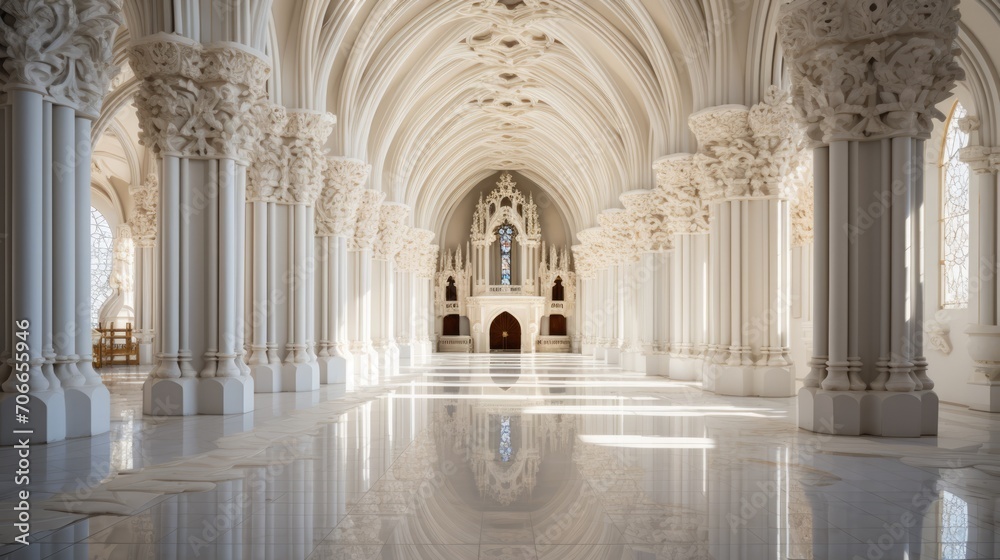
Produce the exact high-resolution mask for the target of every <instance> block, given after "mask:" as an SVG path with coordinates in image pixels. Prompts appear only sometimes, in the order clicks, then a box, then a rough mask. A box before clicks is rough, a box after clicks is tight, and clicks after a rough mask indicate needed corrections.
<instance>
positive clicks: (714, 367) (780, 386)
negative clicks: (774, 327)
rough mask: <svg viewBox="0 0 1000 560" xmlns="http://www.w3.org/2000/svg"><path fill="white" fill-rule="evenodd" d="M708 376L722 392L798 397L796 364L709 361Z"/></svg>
mask: <svg viewBox="0 0 1000 560" xmlns="http://www.w3.org/2000/svg"><path fill="white" fill-rule="evenodd" d="M704 371H705V379H709V377H711V381H712V388H711V389H708V387H707V386H706V387H705V389H708V390H710V391H712V392H714V393H716V394H718V395H729V396H734V397H794V396H795V366H791V365H790V366H783V367H777V366H730V365H725V364H709V365H708V366H706V368H705V370H704Z"/></svg>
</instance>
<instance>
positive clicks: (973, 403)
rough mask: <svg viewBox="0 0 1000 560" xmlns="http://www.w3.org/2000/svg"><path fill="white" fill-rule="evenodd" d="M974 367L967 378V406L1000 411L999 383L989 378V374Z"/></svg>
mask: <svg viewBox="0 0 1000 560" xmlns="http://www.w3.org/2000/svg"><path fill="white" fill-rule="evenodd" d="M984 369H985V368H976V371H975V372H974V373H973V374H972V378H971V379H969V397H968V403H969V408H971V409H972V410H981V411H983V412H1000V383H997V382H995V381H991V380H990V375H989V374H988V373H986V372H985V371H983V370H984Z"/></svg>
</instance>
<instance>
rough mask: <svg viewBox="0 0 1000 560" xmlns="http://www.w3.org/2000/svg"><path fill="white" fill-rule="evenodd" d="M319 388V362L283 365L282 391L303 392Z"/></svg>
mask: <svg viewBox="0 0 1000 560" xmlns="http://www.w3.org/2000/svg"><path fill="white" fill-rule="evenodd" d="M317 389H319V364H318V363H316V362H311V363H298V364H285V365H283V366H281V392H283V393H301V392H303V391H316V390H317Z"/></svg>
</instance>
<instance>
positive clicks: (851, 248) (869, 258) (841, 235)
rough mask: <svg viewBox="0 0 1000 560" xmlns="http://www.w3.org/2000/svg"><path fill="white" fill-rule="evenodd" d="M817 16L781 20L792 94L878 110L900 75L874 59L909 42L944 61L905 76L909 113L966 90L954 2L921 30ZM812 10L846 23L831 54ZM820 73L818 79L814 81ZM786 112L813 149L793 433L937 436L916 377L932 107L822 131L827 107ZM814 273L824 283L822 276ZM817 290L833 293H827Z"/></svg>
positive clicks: (800, 12) (929, 396) (843, 7)
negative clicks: (808, 282) (874, 34)
mask: <svg viewBox="0 0 1000 560" xmlns="http://www.w3.org/2000/svg"><path fill="white" fill-rule="evenodd" d="M819 3H820V0H815V1H806V2H800V3H797V4H794V5H792V4H789V5H786V6H785V7H784V8H783V9H784V10H785V16H784V17H783V18H782V24H783V29H782V33H783V35H784V48H785V52H786V56H788V57H789V59H790V60H792V61H793V62H794V64H793V65H792V66H791V67H790V68H792V72H791V78H792V82H793V85H794V89H795V91H796V92H801V91H803V90H804V89H809V90H810V91H814V92H818V93H817V94H818V95H820V96H830V97H831V98H832V99H843V98H842V97H841V96H842V95H844V94H848V95H849V94H850V92H853V91H857V88H858V87H863V88H866V90H867V91H869V92H870V95H871V96H872V98H873V99H885V98H886V96H887V95H893V93H892V92H895V91H897V89H896V88H897V87H898V81H897V80H896V79H895V75H896V74H895V73H894V72H893V71H887V67H888V66H891V65H892V64H895V62H888V61H885V60H883V59H881V58H879V57H871V56H869V54H870V53H871V52H877V51H878V50H879V49H887V48H889V49H891V48H893V47H892V46H893V45H897V44H900V43H905V42H907V41H911V40H913V37H914V36H919V37H920V40H921V41H923V42H924V43H925V44H927V45H928V46H927V48H928V49H933V50H935V51H936V52H939V53H942V54H941V56H938V57H934V58H933V59H920V60H913V61H909V63H908V64H907V66H906V72H907V75H908V76H910V79H909V80H907V83H908V84H910V85H911V86H912V87H915V88H916V89H915V90H914V91H913V92H912V93H913V95H914V98H915V99H927V100H931V99H934V100H938V99H944V98H945V97H947V95H948V92H949V91H950V90H951V89H952V88H953V87H954V86H955V83H956V81H958V80H960V79H962V78H963V76H964V75H963V72H962V70H961V68H960V67H959V66H958V64H957V63H956V62H955V61H954V52H955V51H954V50H953V49H952V48H951V47H952V45H953V44H954V42H955V40H956V36H957V27H956V26H955V25H954V21H956V19H957V17H958V12H957V10H956V5H957V2H956V1H953V0H947V1H942V2H937V3H935V4H933V6H932V7H931V9H929V10H927V11H926V12H925V13H924V14H923V16H922V18H921V22H920V24H919V25H918V26H917V28H914V27H912V26H911V25H910V23H909V22H903V21H898V22H896V21H893V22H888V24H887V20H885V19H883V18H881V15H880V14H876V13H874V12H873V13H871V14H869V13H868V12H867V11H866V12H864V13H862V12H859V11H857V10H855V9H854V6H853V5H850V4H849V3H847V2H832V3H831V2H826V1H824V2H823V6H822V7H820V6H819ZM816 9H823V10H824V11H825V13H827V14H828V15H829V17H831V18H835V19H837V20H838V21H842V22H844V25H843V26H842V28H841V29H840V30H839V31H838V33H837V37H836V38H835V39H833V41H834V43H833V44H831V42H830V41H831V39H830V36H829V35H828V34H826V33H817V32H816V30H815V29H814V28H812V27H811V26H810V25H809V24H807V23H806V20H807V19H808V17H809V16H808V14H811V13H813V11H814V10H816ZM859 15H860V16H861V17H858V16H859ZM875 21H877V22H878V25H880V26H881V33H880V35H879V37H878V38H877V39H875V40H874V42H873V40H872V39H871V37H870V34H869V33H870V29H871V25H873V22H875ZM831 48H837V49H839V50H840V51H842V52H843V53H845V56H846V57H849V59H852V60H862V61H864V64H867V65H868V67H867V68H862V69H861V73H860V74H859V73H858V70H857V68H850V69H847V68H846V67H842V66H839V65H833V66H829V65H825V63H822V62H820V61H819V58H822V56H819V58H817V56H818V54H817V53H819V52H828V51H829V50H830V49H831ZM819 68H824V70H823V71H821V72H817V70H818V69H819ZM846 73H850V74H851V75H854V76H858V75H861V76H864V78H863V79H864V80H865V83H862V84H858V83H857V82H856V81H855V82H854V83H852V84H851V85H850V86H845V88H846V87H849V90H848V89H845V90H844V91H839V90H836V89H835V90H834V91H830V89H829V88H825V89H824V88H823V87H820V88H818V89H811V88H814V87H815V86H817V85H818V83H819V82H820V81H822V83H823V84H846V83H847V82H845V81H841V80H840V77H841V76H844V75H846ZM882 80H887V82H883V81H882ZM913 84H919V85H913ZM793 101H794V102H795V104H796V105H798V106H799V109H801V110H802V111H803V112H804V113H805V114H806V117H807V122H809V123H810V124H809V129H808V136H809V138H811V139H813V140H815V141H816V142H817V144H819V145H820V148H819V149H817V150H816V151H815V152H814V155H815V166H814V167H815V173H816V179H815V193H816V198H815V215H816V228H815V246H814V257H813V258H814V260H815V263H816V278H815V281H816V286H815V290H814V301H815V309H814V312H815V317H816V321H815V327H814V335H815V343H814V348H813V353H814V356H815V357H814V359H813V361H812V365H813V371H811V372H810V375H809V376H808V377H807V379H806V386H805V387H804V388H802V389H801V390H800V391H799V396H798V400H799V403H798V404H799V406H798V409H799V426H800V427H802V428H804V429H807V430H811V431H815V432H822V433H834V434H840V435H861V434H870V435H875V436H888V437H919V436H921V435H936V434H937V415H938V398H937V395H936V394H935V393H934V392H933V391H932V390H931V388H932V387H933V382H931V381H930V379H929V378H927V377H926V374H925V369H926V359H925V357H924V356H923V348H922V344H921V342H920V336H919V335H920V332H919V329H920V328H922V327H921V321H922V313H923V308H922V301H923V294H922V290H923V285H922V282H921V278H920V276H921V275H922V274H923V270H922V267H923V262H924V257H923V254H922V252H923V246H922V245H923V244H922V242H921V240H922V239H923V223H922V213H921V211H920V206H921V204H922V203H923V197H924V192H923V176H922V168H923V150H924V140H925V139H927V138H929V137H930V133H931V129H932V126H933V119H934V117H936V116H938V113H937V112H936V111H935V110H934V108H933V102H928V103H917V104H913V105H907V106H906V107H904V108H903V109H902V110H900V109H898V108H897V107H892V106H881V105H880V106H879V107H878V110H877V111H876V112H875V113H872V112H870V111H868V112H861V111H856V112H852V111H847V112H842V113H840V114H839V115H838V118H837V119H826V118H823V116H822V115H819V114H815V112H814V108H815V107H819V106H823V105H824V104H825V103H828V102H829V100H826V99H820V100H819V101H817V100H815V99H812V100H809V101H806V100H805V99H804V98H802V97H799V96H796V97H794V98H793ZM834 103H836V102H834ZM876 123H877V124H876ZM873 125H874V126H873ZM871 208H877V209H878V212H872V211H870V209H871ZM845 232H846V233H847V235H845ZM823 262H825V263H827V265H828V267H829V268H828V270H822V268H821V264H820V263H823ZM826 277H828V278H829V284H828V285H827V284H825V283H824V282H823V280H822V278H826ZM970 346H974V344H971V345H970ZM994 347H995V344H994ZM824 354H826V360H825V363H824V361H823V359H822V356H823V355H824ZM817 383H818V385H819V386H818V387H817V386H816V384H817Z"/></svg>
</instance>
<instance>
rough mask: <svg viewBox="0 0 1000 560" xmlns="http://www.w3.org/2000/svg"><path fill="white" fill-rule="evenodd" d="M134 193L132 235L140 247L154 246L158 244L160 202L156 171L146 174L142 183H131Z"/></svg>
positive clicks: (130, 188)
mask: <svg viewBox="0 0 1000 560" xmlns="http://www.w3.org/2000/svg"><path fill="white" fill-rule="evenodd" d="M128 190H129V193H130V194H131V195H132V201H133V207H132V213H131V214H130V215H129V218H128V225H129V227H131V228H132V237H133V238H134V239H135V244H136V245H137V246H139V247H152V246H154V245H155V244H156V223H157V222H156V211H157V207H158V206H159V204H160V180H159V179H158V178H157V176H156V174H155V173H150V174H149V175H147V176H146V180H145V181H143V182H142V184H140V185H130V186H129V189H128Z"/></svg>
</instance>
